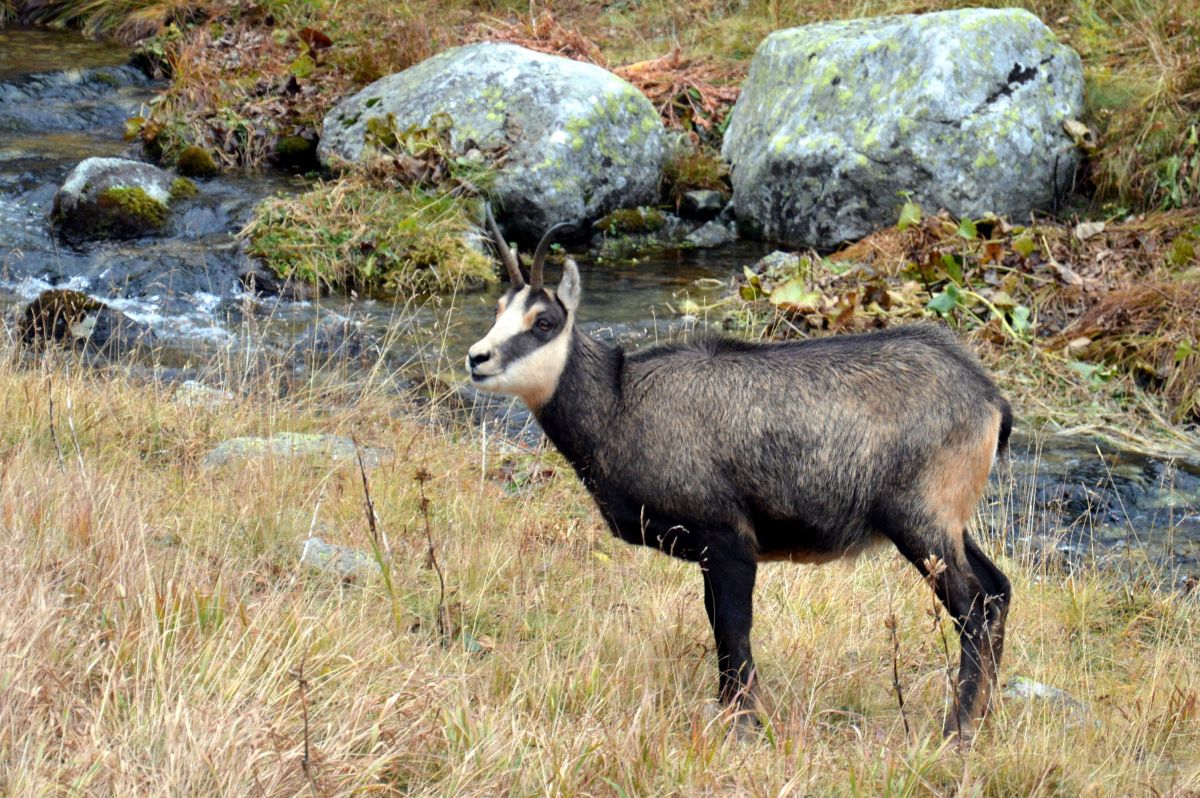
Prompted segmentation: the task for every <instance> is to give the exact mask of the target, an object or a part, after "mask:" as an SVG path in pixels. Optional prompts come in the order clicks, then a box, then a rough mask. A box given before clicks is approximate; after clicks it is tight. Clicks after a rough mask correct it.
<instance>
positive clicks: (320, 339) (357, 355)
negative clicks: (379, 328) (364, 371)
mask: <svg viewBox="0 0 1200 798" xmlns="http://www.w3.org/2000/svg"><path fill="white" fill-rule="evenodd" d="M296 348H297V349H299V350H300V352H301V354H302V355H303V356H304V359H305V360H306V361H307V362H308V363H309V364H310V365H321V364H327V363H332V362H337V361H355V362H358V363H360V364H362V365H366V364H367V362H368V361H372V360H374V359H375V358H377V357H378V356H379V347H377V346H374V345H372V344H371V343H370V342H369V341H368V340H367V336H366V333H365V332H364V330H363V324H362V322H360V321H355V320H354V319H350V318H346V317H344V316H334V317H332V318H325V319H323V320H321V321H320V322H317V323H314V324H312V325H310V326H309V328H308V330H307V331H305V333H304V335H303V336H301V338H300V340H299V341H297V343H296Z"/></svg>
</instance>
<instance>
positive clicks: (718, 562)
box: [700, 552, 758, 710]
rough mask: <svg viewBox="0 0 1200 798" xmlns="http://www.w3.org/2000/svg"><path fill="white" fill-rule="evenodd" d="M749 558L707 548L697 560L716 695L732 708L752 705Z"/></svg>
mask: <svg viewBox="0 0 1200 798" xmlns="http://www.w3.org/2000/svg"><path fill="white" fill-rule="evenodd" d="M757 567H758V566H757V565H756V564H755V562H754V560H753V559H749V558H742V557H737V556H730V555H728V554H724V553H721V554H718V553H716V552H710V553H709V554H708V555H706V556H705V557H704V559H702V560H701V561H700V571H701V573H702V574H703V576H704V609H705V612H707V613H708V621H709V623H710V624H711V625H712V630H713V637H714V638H715V639H716V643H717V668H718V671H719V678H718V686H719V689H718V693H717V695H718V698H719V699H720V701H721V704H723V705H725V706H731V707H733V708H734V709H735V710H743V709H748V708H750V707H751V706H752V703H751V695H750V693H751V690H752V688H753V684H754V659H753V657H752V656H751V653H750V626H751V621H752V616H753V601H754V578H755V574H756V571H757Z"/></svg>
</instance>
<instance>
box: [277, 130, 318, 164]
mask: <svg viewBox="0 0 1200 798" xmlns="http://www.w3.org/2000/svg"><path fill="white" fill-rule="evenodd" d="M275 162H276V163H277V164H278V165H279V166H282V167H284V168H285V169H314V168H316V167H317V165H318V164H317V142H315V141H313V140H312V139H307V138H305V137H304V136H284V137H282V138H281V139H279V141H277V142H275Z"/></svg>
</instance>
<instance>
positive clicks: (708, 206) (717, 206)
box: [679, 188, 728, 219]
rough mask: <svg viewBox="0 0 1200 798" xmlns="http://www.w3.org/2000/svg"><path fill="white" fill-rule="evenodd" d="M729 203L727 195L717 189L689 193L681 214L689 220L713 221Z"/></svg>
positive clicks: (684, 197)
mask: <svg viewBox="0 0 1200 798" xmlns="http://www.w3.org/2000/svg"><path fill="white" fill-rule="evenodd" d="M727 202H728V200H727V199H726V197H725V195H724V194H722V193H721V192H720V191H716V190H715V189H711V188H704V189H697V190H695V191H687V192H685V193H684V195H683V204H682V205H681V206H680V208H679V212H680V214H681V215H683V216H684V217H686V218H688V219H711V218H713V217H714V216H716V215H717V214H718V213H720V212H721V209H722V208H724V207H725V204H726V203H727Z"/></svg>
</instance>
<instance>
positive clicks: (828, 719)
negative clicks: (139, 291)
mask: <svg viewBox="0 0 1200 798" xmlns="http://www.w3.org/2000/svg"><path fill="white" fill-rule="evenodd" d="M221 377H222V374H221V372H220V371H219V370H218V369H216V368H214V372H213V374H212V375H211V379H212V380H213V381H216V380H219V379H220V378H221ZM388 385H389V383H388V381H387V379H386V378H384V377H383V376H377V378H376V379H375V380H374V382H373V384H372V385H369V386H367V387H366V388H363V387H362V386H359V387H358V388H356V389H354V390H353V391H351V390H349V389H347V391H346V392H345V395H344V396H343V397H342V400H341V401H340V402H338V403H332V404H331V403H330V402H329V401H328V394H322V395H316V394H313V395H309V394H306V393H305V392H304V391H299V392H297V393H294V394H293V395H292V397H291V398H289V399H286V400H281V399H278V398H275V395H274V394H273V393H272V392H268V391H265V390H257V389H255V388H253V383H251V387H250V389H249V390H248V392H247V393H246V394H245V395H244V396H243V397H239V398H236V399H234V400H233V401H232V402H231V403H229V404H226V405H223V406H220V407H215V408H204V407H190V406H186V405H183V404H180V403H176V402H174V401H173V400H172V398H171V390H170V389H169V388H163V387H158V386H154V385H145V384H139V383H137V382H134V381H132V380H130V379H129V378H127V377H123V376H122V375H121V374H120V373H112V374H106V373H98V372H94V371H91V372H85V371H81V370H80V369H79V368H78V366H77V365H76V364H74V363H73V362H72V361H70V360H69V359H64V358H59V357H52V356H51V357H47V358H46V359H45V360H43V361H41V362H38V363H34V364H31V365H29V366H24V367H23V366H19V365H16V364H15V362H14V360H13V358H12V356H11V354H10V353H7V352H6V353H5V358H4V361H3V363H2V364H0V429H3V430H4V432H3V433H2V436H0V523H2V525H3V529H4V531H5V532H4V535H3V536H0V602H2V603H3V605H4V606H5V608H6V611H5V612H4V613H3V615H2V616H0V793H3V794H4V795H11V796H24V795H42V794H64V793H65V794H72V795H133V794H137V795H246V794H254V795H260V794H261V795H301V794H303V795H318V796H335V795H350V794H362V793H371V794H384V795H408V794H419V795H448V796H449V795H453V796H466V795H501V794H515V795H651V794H653V795H706V794H738V795H763V796H765V795H788V794H796V795H804V794H817V795H913V796H919V795H931V796H932V795H939V796H941V795H950V794H954V795H983V796H1007V795H1021V796H1028V795H1095V796H1106V795H1143V794H1145V795H1150V794H1153V795H1160V796H1161V795H1172V796H1180V797H1182V796H1185V795H1194V794H1195V793H1196V791H1197V790H1200V755H1198V754H1197V751H1200V714H1198V708H1197V704H1196V702H1197V695H1198V693H1200V650H1198V649H1197V647H1196V645H1195V640H1196V636H1197V633H1198V631H1200V629H1198V624H1200V606H1198V605H1197V602H1196V598H1195V597H1194V596H1192V597H1187V596H1184V595H1180V594H1177V593H1171V592H1158V591H1156V590H1155V589H1153V587H1150V586H1146V585H1144V584H1129V583H1124V582H1122V581H1121V580H1120V579H1118V578H1117V577H1114V576H1112V575H1109V574H1103V573H1094V572H1081V573H1076V574H1075V575H1073V576H1071V577H1069V578H1067V577H1064V576H1063V575H1062V574H1061V573H1058V572H1055V571H1047V570H1045V569H1044V568H1043V567H1040V566H1037V565H1035V564H1034V563H1033V561H1032V559H1031V558H1030V557H1028V556H1027V555H1025V554H1022V553H1020V552H1018V554H1016V555H1013V556H1000V562H1001V563H1002V567H1003V568H1004V569H1005V570H1006V571H1007V572H1008V573H1010V574H1011V575H1012V576H1013V581H1014V583H1015V585H1016V600H1015V603H1014V609H1013V614H1012V617H1011V621H1010V623H1011V626H1010V630H1011V631H1010V634H1009V643H1008V651H1007V653H1006V661H1005V666H1004V674H1005V675H1006V676H1012V675H1014V674H1022V675H1025V676H1029V677H1032V678H1034V679H1037V680H1039V681H1042V682H1046V683H1049V684H1052V685H1055V686H1057V687H1060V688H1063V689H1065V690H1067V691H1069V692H1070V693H1071V694H1072V695H1073V696H1074V697H1075V698H1077V699H1078V700H1080V701H1083V702H1086V703H1087V704H1088V705H1089V706H1090V710H1089V712H1090V714H1088V715H1087V716H1079V715H1077V714H1075V713H1074V712H1072V711H1071V710H1070V709H1068V708H1067V707H1064V706H1061V705H1057V704H1054V703H1047V702H1033V703H1027V702H1022V701H1019V700H1005V701H1002V702H1001V703H1000V705H999V706H998V708H997V710H996V712H995V714H994V716H993V719H992V721H991V722H990V723H989V724H988V726H987V727H986V729H985V731H984V732H983V734H982V735H981V737H980V739H979V740H978V743H977V746H976V748H975V750H974V751H973V752H972V753H971V754H970V755H969V756H967V757H965V758H964V757H961V756H960V755H958V754H957V753H956V752H955V751H953V750H947V749H945V748H943V747H942V745H941V743H940V741H939V740H938V739H937V738H936V736H935V735H936V731H937V729H938V727H939V723H940V713H941V710H942V707H943V706H944V704H945V702H946V701H947V700H948V699H947V692H946V685H945V681H946V677H945V672H946V663H945V661H944V656H943V654H942V653H941V643H940V634H939V633H938V632H937V631H936V630H935V629H934V628H933V626H932V624H933V621H932V619H931V618H930V617H929V615H928V614H927V610H928V609H929V607H930V602H931V597H930V594H929V592H928V590H927V588H926V587H925V586H924V584H923V583H922V582H921V580H920V579H919V578H918V577H917V576H916V574H915V573H914V572H913V571H912V569H911V567H909V566H908V565H906V564H904V563H903V562H902V561H901V560H900V558H899V557H898V556H897V555H895V554H894V553H893V552H880V553H879V554H877V555H876V556H872V557H868V558H863V559H861V560H859V561H857V562H854V563H848V564H843V565H833V566H826V567H822V568H804V567H794V566H778V567H768V568H765V569H764V570H763V573H762V577H761V582H760V584H759V587H758V591H757V599H758V600H757V608H758V612H757V624H756V628H755V642H756V647H757V652H758V658H759V664H760V666H761V672H762V687H763V688H764V692H765V696H766V703H767V708H768V711H769V713H770V717H771V718H772V721H773V723H772V726H771V728H770V734H769V738H768V739H764V740H762V741H759V742H750V743H738V742H736V741H735V740H733V739H726V738H725V737H724V735H723V734H722V733H721V730H720V728H719V727H717V726H716V725H714V724H712V723H710V722H709V720H708V717H709V714H708V704H707V699H708V696H709V694H710V692H711V689H712V688H713V685H714V682H715V678H714V673H713V670H714V665H713V661H712V660H713V655H712V652H711V645H710V640H709V633H708V631H707V625H706V622H705V619H704V613H703V610H702V608H701V602H700V598H699V592H700V591H699V579H698V575H697V574H696V573H695V571H694V567H692V566H688V565H685V564H682V563H678V562H675V561H672V560H670V559H668V558H666V557H663V556H661V555H658V554H655V553H653V552H649V551H643V550H635V549H633V548H631V547H628V546H625V545H624V544H620V543H618V542H616V541H615V540H613V539H612V538H610V537H609V535H608V534H607V532H606V531H604V529H603V528H602V526H601V522H600V520H599V517H598V516H597V514H596V512H595V510H594V509H593V507H592V505H591V503H590V500H589V499H588V498H587V497H586V495H585V494H584V492H583V491H582V489H581V487H580V486H579V484H578V482H577V481H576V479H575V477H574V476H573V475H572V474H571V473H570V469H569V468H566V467H564V465H563V463H562V462H561V461H560V460H559V459H558V458H557V457H556V456H553V455H551V454H534V453H524V454H521V453H506V450H503V449H500V448H499V447H498V446H496V444H495V442H493V443H492V444H491V445H489V446H488V448H487V455H486V464H485V462H484V456H483V454H482V450H481V441H480V439H479V437H478V431H475V432H470V431H469V430H461V431H458V432H455V431H453V430H450V431H446V430H445V429H444V428H441V427H438V426H436V425H430V424H429V423H428V418H426V417H424V416H422V415H421V414H416V413H414V412H398V411H397V402H396V399H395V398H394V397H393V396H389V391H388ZM284 430H288V431H328V432H334V433H340V434H346V435H355V436H357V437H358V439H359V440H360V441H361V442H362V444H363V445H370V446H387V447H391V448H393V449H394V450H395V451H396V452H397V457H396V459H395V460H394V461H392V462H391V463H389V464H385V465H384V466H382V467H380V468H378V469H376V470H374V471H372V472H370V488H371V492H372V496H373V500H374V506H375V508H376V511H377V513H378V516H379V529H380V531H381V535H382V537H381V539H382V541H383V544H384V549H385V555H386V556H385V566H384V567H385V569H386V574H387V577H388V578H387V579H386V580H385V579H383V578H381V577H380V576H379V575H374V576H370V577H368V578H366V579H364V580H362V581H361V582H360V583H359V584H352V585H346V584H342V583H340V582H338V581H336V580H335V579H333V578H332V577H327V576H324V575H320V574H313V573H309V572H305V571H303V570H301V569H300V568H299V567H298V566H297V557H298V551H299V547H300V544H301V542H302V541H303V540H304V539H305V538H306V537H307V536H308V535H309V534H311V533H313V532H314V531H315V532H316V533H317V534H320V535H321V536H322V537H324V538H325V539H326V540H327V541H331V542H335V543H340V544H344V545H349V546H354V547H357V548H360V549H364V550H369V549H370V542H369V541H370V533H369V531H368V524H367V521H366V518H365V515H364V510H363V506H364V504H363V489H362V484H361V479H360V475H359V473H358V471H357V469H356V468H355V467H354V466H353V465H351V464H344V465H340V466H339V465H336V464H333V465H331V464H330V463H328V462H323V461H321V460H312V461H306V462H300V463H297V462H296V461H283V460H280V461H272V460H270V459H264V460H257V461H250V462H248V463H246V464H244V465H239V466H235V467H229V468H226V469H216V470H208V469H205V468H203V467H201V465H200V461H201V459H202V457H203V455H204V454H205V453H206V452H207V451H208V450H209V449H210V448H211V447H212V446H214V445H215V444H216V443H217V442H219V441H221V440H223V439H226V438H229V437H232V436H237V435H253V434H268V433H272V432H276V431H284ZM418 469H425V470H426V471H427V472H428V474H429V477H428V480H427V481H426V482H425V483H424V484H423V489H424V492H425V496H426V497H427V498H428V499H429V503H430V504H429V531H430V533H431V535H430V536H431V538H432V540H433V542H434V545H435V550H436V556H437V559H438V562H439V564H440V567H441V569H442V571H443V572H444V575H445V580H446V585H447V598H446V607H445V615H446V616H447V617H448V619H449V632H450V641H449V644H446V645H444V644H443V643H442V640H441V636H440V635H439V633H438V631H437V627H438V620H437V619H438V618H439V617H440V616H441V615H442V613H441V611H439V608H438V602H439V588H438V582H437V576H436V575H435V574H434V572H433V571H432V570H431V569H430V567H429V564H428V561H427V557H426V546H427V543H426V532H425V521H424V518H423V513H422V509H421V489H422V485H421V484H420V483H418V481H417V479H416V478H415V476H416V473H417V471H418ZM514 471H520V472H522V473H533V474H536V475H537V479H535V480H531V481H528V482H526V483H525V486H524V487H523V488H521V489H520V490H515V492H514V489H513V480H512V479H511V478H510V477H511V474H512V473H513V472H514ZM1007 484H1008V483H1007V482H1006V481H1005V480H1001V485H1002V487H1001V489H1000V490H999V492H998V493H997V494H996V495H994V496H993V497H992V498H991V499H990V500H989V503H988V505H987V507H986V508H985V509H984V510H983V511H982V513H981V518H980V524H981V527H982V528H985V529H986V528H993V527H995V528H1004V526H1005V525H1006V524H1007V523H1009V518H1010V514H1012V513H1013V511H1014V510H1015V509H1017V508H1021V507H1022V506H1023V505H1024V503H1025V502H1027V501H1028V500H1029V497H1026V496H1020V495H1011V491H1010V489H1008V488H1006V487H1003V486H1005V485H1007ZM1016 532H1017V534H1018V535H1019V534H1021V530H1019V529H1018V530H1016ZM984 538H985V541H986V545H987V548H988V549H989V550H992V551H996V550H997V548H998V544H997V542H996V541H995V540H993V539H990V538H988V536H987V535H986V534H985V535H984ZM892 614H894V615H895V616H896V618H897V620H898V626H897V635H898V642H899V655H898V659H897V661H896V666H897V672H898V677H899V680H900V682H901V684H902V685H903V690H904V695H905V699H906V711H907V713H908V721H909V723H910V724H911V726H912V735H911V736H908V735H906V734H905V731H904V724H903V723H902V720H901V717H900V714H899V712H898V710H897V707H896V703H895V697H894V694H893V691H892V684H891V681H892V680H891V675H892V665H893V662H892V650H893V642H892V637H891V632H890V631H889V629H888V628H887V626H886V623H885V622H886V620H887V619H888V617H889V616H890V615H892ZM302 685H303V692H302V691H301V686H302ZM306 728H307V735H306V733H305V729H306ZM306 751H307V759H306V758H305V752H306Z"/></svg>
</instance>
